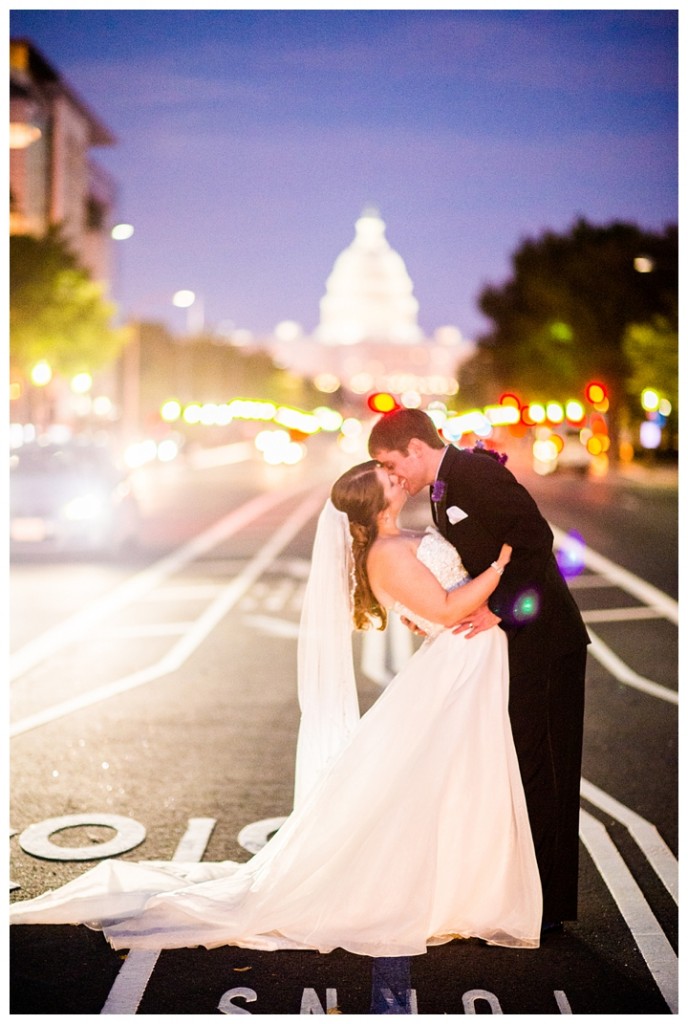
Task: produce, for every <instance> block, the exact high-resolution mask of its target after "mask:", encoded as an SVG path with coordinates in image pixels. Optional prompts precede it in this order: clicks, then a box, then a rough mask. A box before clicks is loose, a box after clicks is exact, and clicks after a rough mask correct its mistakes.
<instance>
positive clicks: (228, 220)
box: [10, 9, 678, 338]
mask: <svg viewBox="0 0 688 1024" xmlns="http://www.w3.org/2000/svg"><path fill="white" fill-rule="evenodd" d="M10 30H11V34H12V35H13V36H23V37H27V38H29V39H31V40H32V41H33V42H34V43H35V44H36V45H37V46H38V48H39V49H40V50H41V52H42V53H43V54H44V56H45V57H46V58H47V59H48V60H49V61H50V62H51V63H52V64H53V65H54V66H55V67H56V69H57V70H58V71H59V72H60V73H61V74H63V75H64V76H65V77H66V79H67V80H68V81H69V82H70V84H71V85H72V86H73V87H74V88H75V90H76V91H77V92H78V93H79V95H80V96H81V97H82V98H83V99H84V100H85V101H86V102H87V104H88V105H89V106H90V107H91V108H92V109H93V111H94V112H95V113H96V114H97V115H98V116H99V118H100V119H101V120H102V121H104V122H105V124H106V125H107V126H108V127H109V128H110V129H111V130H112V131H113V132H114V134H115V135H116V136H117V139H118V142H117V145H116V146H115V147H113V148H109V149H108V148H103V149H96V150H94V152H93V156H94V158H95V159H96V161H97V162H98V163H100V164H101V165H102V166H104V167H105V168H106V170H108V171H109V172H110V173H111V174H112V175H113V176H114V178H115V179H116V181H117V182H118V185H119V203H118V219H120V220H125V221H129V222H131V223H132V224H133V225H134V226H135V234H134V236H133V237H132V238H131V239H130V240H129V241H127V242H123V243H119V245H118V247H117V266H118V271H117V277H116V282H115V285H116V291H117V297H118V299H119V301H120V302H121V304H122V307H123V309H124V311H125V312H126V313H128V314H130V315H135V316H141V317H151V318H160V319H165V320H166V321H167V322H168V324H169V325H170V326H171V327H172V329H173V330H175V331H181V330H182V328H183V325H184V314H183V313H182V311H180V310H176V309H173V308H172V306H171V304H170V300H171V296H172V294H173V292H174V291H176V290H177V289H179V288H190V289H193V290H194V291H196V292H197V293H198V294H199V295H202V296H203V300H204V306H205V314H206V320H207V322H208V323H209V324H210V325H214V324H219V323H221V322H223V321H231V322H233V323H234V324H235V325H236V326H237V327H239V328H246V329H249V330H252V331H254V332H256V333H261V332H269V331H271V330H272V328H273V327H274V326H275V324H277V323H278V322H279V321H281V320H287V319H288V320H296V321H298V322H299V323H301V324H302V325H303V326H304V328H305V330H306V331H308V332H310V331H311V330H313V328H314V327H315V326H316V325H317V322H318V315H319V309H318V304H319V300H320V298H321V297H322V295H323V294H324V290H325V281H326V278H327V276H328V275H329V273H330V271H331V269H332V265H333V262H334V260H335V258H336V256H337V255H338V254H339V252H340V251H341V250H342V249H343V248H344V247H345V246H347V245H348V244H349V243H350V242H351V241H352V239H353V236H354V222H355V220H356V219H357V217H358V216H359V215H360V213H361V211H362V209H363V208H364V207H365V206H366V205H368V204H372V205H375V206H377V207H378V209H379V210H380V212H381V215H382V217H383V219H384V221H385V223H386V225H387V237H388V239H389V242H390V244H391V245H392V246H393V247H394V248H395V249H397V251H398V252H399V253H400V254H401V256H402V257H403V258H404V261H405V262H406V266H407V269H408V271H409V273H410V275H411V277H412V279H413V281H414V285H415V294H416V298H417V299H418V301H419V304H420V313H419V321H420V324H421V326H422V327H423V328H424V330H425V331H426V332H427V333H429V334H430V333H432V331H433V330H434V329H435V328H436V327H439V326H441V325H443V324H454V325H456V326H458V327H459V328H460V329H461V331H462V332H463V333H464V335H466V336H467V337H471V338H473V337H476V336H477V335H478V334H479V333H480V332H481V330H484V328H485V321H484V320H483V318H482V317H481V315H480V313H479V310H478V305H477V297H478V294H479V292H480V290H481V288H482V287H483V286H485V285H486V284H488V283H492V284H495V283H499V282H501V281H503V280H504V279H505V278H506V276H507V275H508V272H509V265H510V257H511V254H512V253H513V251H514V250H515V249H516V248H517V247H518V245H519V243H520V241H521V240H522V239H523V238H525V237H533V236H537V235H539V234H540V233H542V232H543V231H545V230H555V231H566V230H568V228H569V227H570V226H571V225H572V223H573V222H574V221H575V219H576V218H578V217H581V216H582V217H585V218H587V219H588V220H590V221H591V222H593V223H597V224H603V223H609V222H611V221H613V220H626V221H632V222H634V223H637V224H639V225H640V226H641V227H643V228H647V229H653V230H654V229H656V230H661V229H662V228H663V226H664V225H665V224H666V223H669V222H676V221H677V218H678V209H677V192H678V142H677V132H678V125H677V107H678V92H677V77H678V14H677V11H676V10H654V11H653V10H633V9H626V10H613V9H607V10H600V11H597V10H580V11H577V10H548V11H540V10H524V11H511V10H506V11H503V10H480V9H476V10H460V9H454V10H432V11H425V10H374V11H371V10H365V9H360V10H358V9H354V10H334V9H332V10H328V9H323V10H317V11H307V10H302V11H298V10H288V9H285V10H233V9H232V10H230V9H216V10H212V9H208V10H201V11H187V10H175V9H167V10H163V11H137V10H122V9H103V10H83V9H82V10H66V9H61V10H17V9H14V10H12V11H11V12H10Z"/></svg>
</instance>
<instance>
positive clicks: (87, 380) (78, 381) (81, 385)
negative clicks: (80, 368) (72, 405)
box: [69, 373, 93, 395]
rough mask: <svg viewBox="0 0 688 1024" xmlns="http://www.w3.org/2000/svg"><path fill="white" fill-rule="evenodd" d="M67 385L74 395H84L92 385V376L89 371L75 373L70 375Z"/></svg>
mask: <svg viewBox="0 0 688 1024" xmlns="http://www.w3.org/2000/svg"><path fill="white" fill-rule="evenodd" d="M69 386H70V388H71V389H72V391H73V392H74V394H75V395H85V394H86V392H87V391H90V390H91V388H92V387H93V377H92V376H91V374H90V373H77V374H75V375H74V377H72V379H71V382H70V385H69Z"/></svg>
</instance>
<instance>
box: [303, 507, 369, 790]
mask: <svg viewBox="0 0 688 1024" xmlns="http://www.w3.org/2000/svg"><path fill="white" fill-rule="evenodd" d="M352 572H353V559H352V554H351V533H350V530H349V519H348V516H347V515H346V514H345V513H344V512H339V511H338V510H337V509H336V508H335V507H334V505H333V504H332V502H331V501H330V499H329V498H328V500H327V502H326V503H325V507H324V508H323V510H322V512H321V513H320V517H319V519H318V526H317V530H316V533H315V541H314V544H313V557H312V562H311V571H310V575H309V577H308V583H307V585H306V593H305V597H304V602H303V609H302V612H301V625H300V628H299V640H298V654H297V669H298V694H299V705H300V708H301V725H300V727H299V737H298V743H297V748H296V778H295V786H294V806H295V807H297V806H299V804H300V803H302V802H303V800H304V799H305V798H306V797H307V796H308V794H309V792H310V791H311V789H312V788H313V785H314V784H315V783H316V782H317V780H318V778H319V777H320V776H321V775H322V773H323V772H324V771H325V769H326V768H327V767H328V766H329V765H330V764H331V763H332V761H333V760H334V759H335V757H336V756H337V754H338V753H339V752H340V750H342V749H343V747H344V746H345V745H346V743H347V741H348V739H349V736H350V735H351V733H352V732H353V730H354V729H355V728H356V725H357V723H358V720H359V718H360V711H359V707H358V694H357V691H356V678H355V676H354V665H353V652H352V639H351V634H352V631H353V620H352V601H351V587H352Z"/></svg>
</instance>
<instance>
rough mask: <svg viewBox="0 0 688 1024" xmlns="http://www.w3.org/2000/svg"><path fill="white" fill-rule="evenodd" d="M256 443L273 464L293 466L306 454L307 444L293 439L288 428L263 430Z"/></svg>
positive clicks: (270, 463)
mask: <svg viewBox="0 0 688 1024" xmlns="http://www.w3.org/2000/svg"><path fill="white" fill-rule="evenodd" d="M254 444H255V446H256V448H257V449H258V451H259V452H260V453H261V454H262V456H263V459H264V460H265V462H267V463H268V465H271V466H279V465H281V464H284V465H288V466H293V465H296V463H297V462H300V461H301V460H302V459H303V458H304V457H305V455H306V448H305V446H304V445H303V444H300V443H299V442H297V441H292V439H291V438H290V436H289V433H288V431H286V430H261V431H260V433H259V434H258V435H257V436H256V439H255V442H254Z"/></svg>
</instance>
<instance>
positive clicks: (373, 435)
mask: <svg viewBox="0 0 688 1024" xmlns="http://www.w3.org/2000/svg"><path fill="white" fill-rule="evenodd" d="M413 437H415V438H417V439H418V440H419V441H423V442H424V443H425V444H427V445H428V447H429V448H444V447H445V443H444V441H443V440H442V438H441V437H440V435H439V434H438V433H437V427H436V426H435V424H434V423H433V421H432V419H431V418H430V416H428V414H427V413H426V412H423V410H422V409H396V410H395V411H394V412H388V413H386V414H385V415H384V416H381V417H380V419H379V420H378V421H377V423H376V424H375V425H374V426H373V429H372V430H371V432H370V437H369V438H368V452H369V454H370V457H371V458H372V459H374V458H375V454H376V452H381V451H386V452H402V453H403V454H404V455H407V454H408V446H409V441H410V440H411V438H413Z"/></svg>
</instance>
